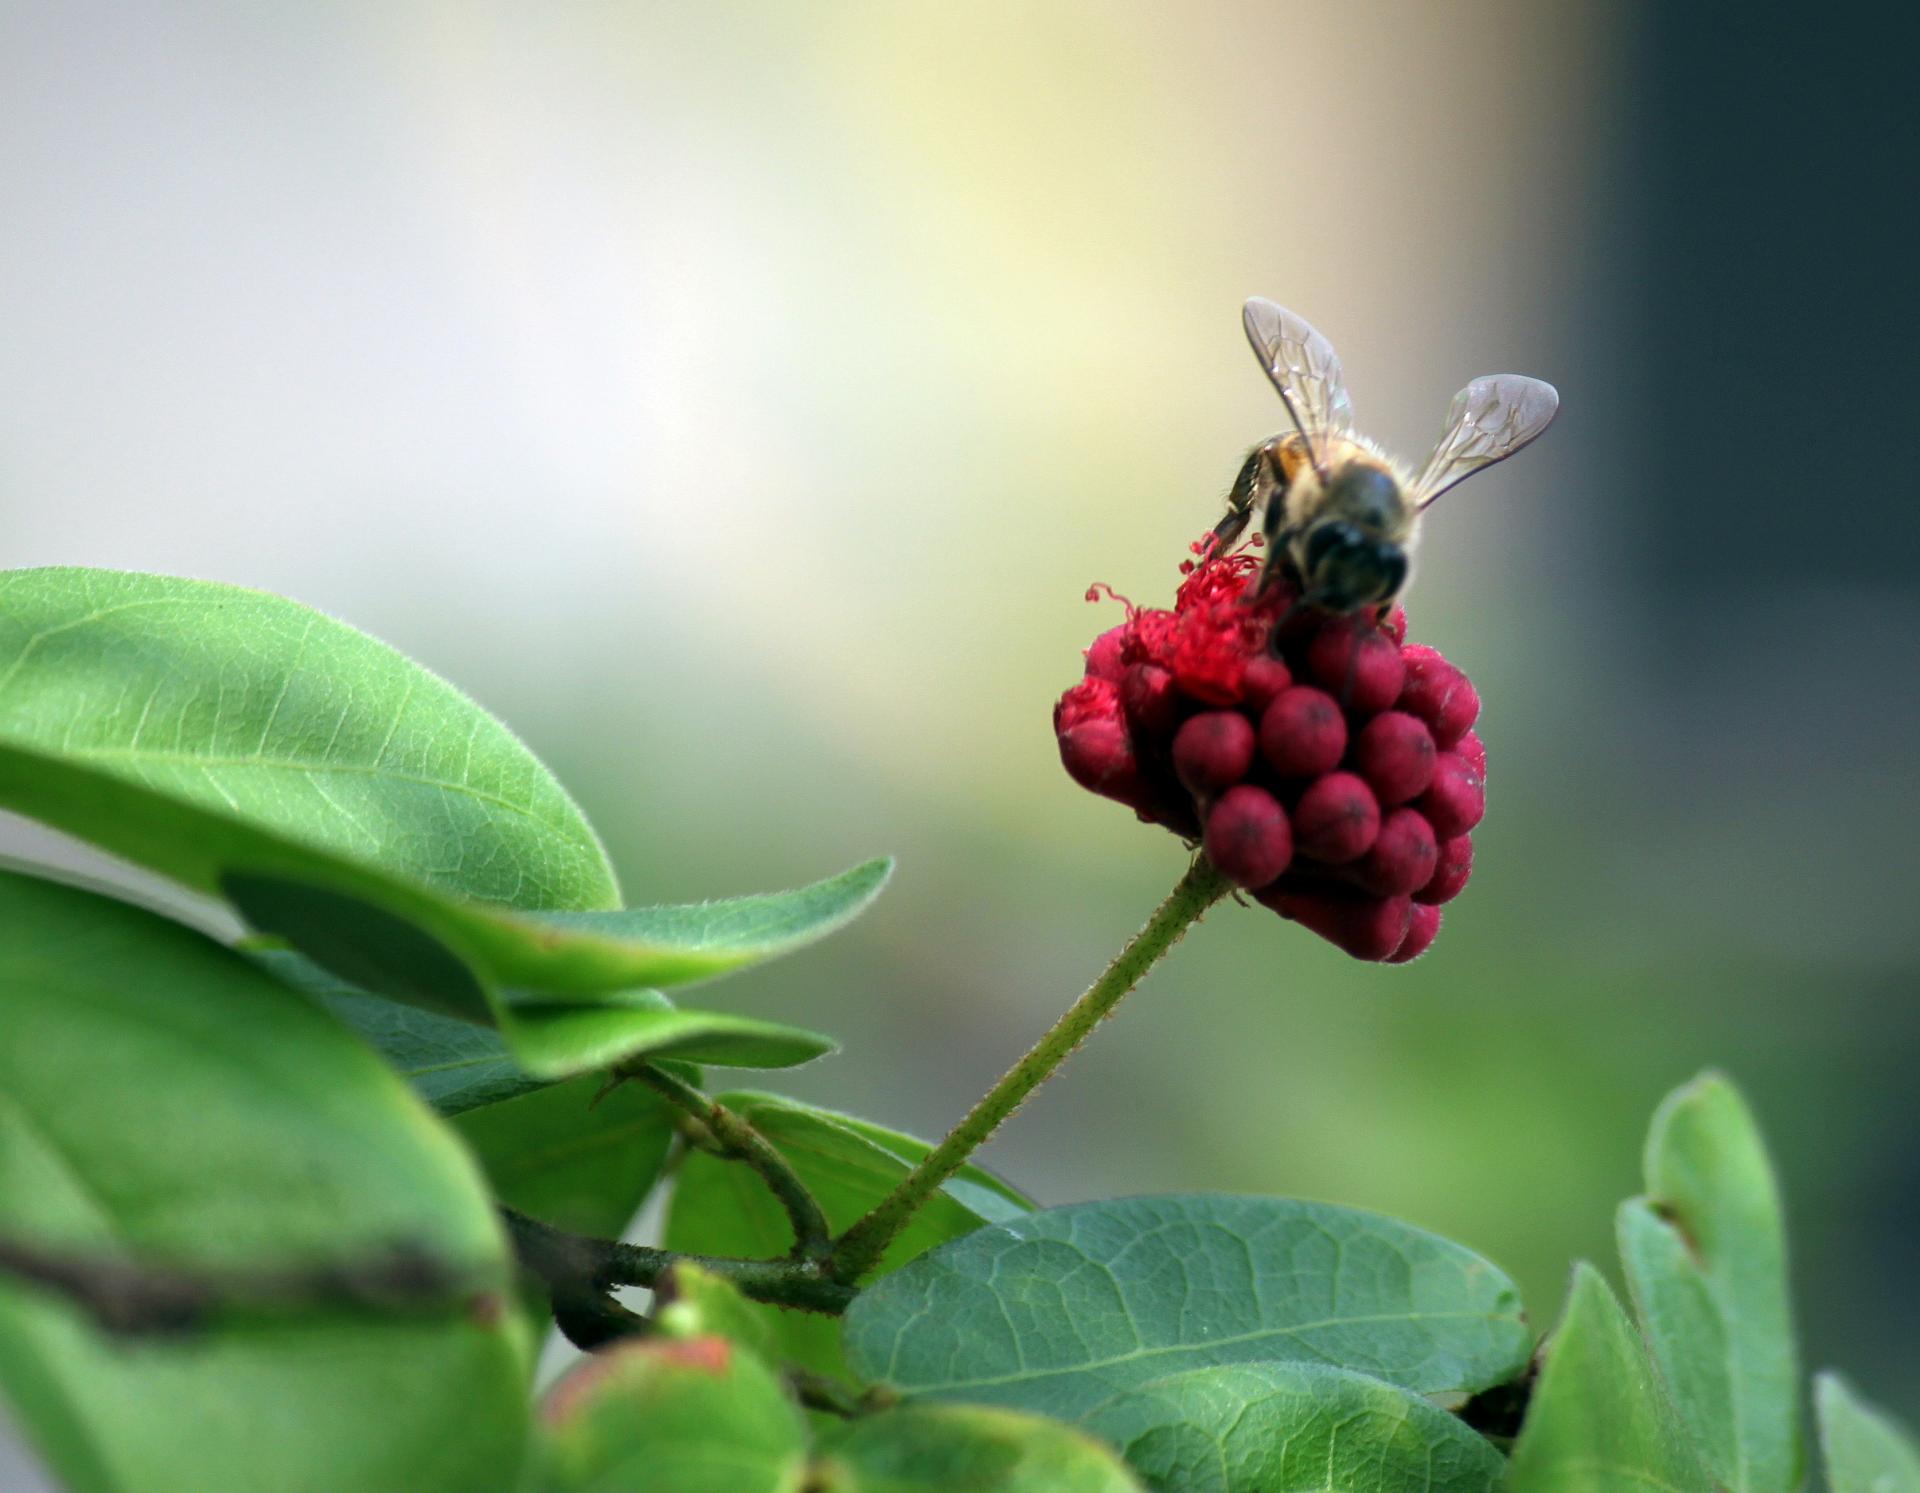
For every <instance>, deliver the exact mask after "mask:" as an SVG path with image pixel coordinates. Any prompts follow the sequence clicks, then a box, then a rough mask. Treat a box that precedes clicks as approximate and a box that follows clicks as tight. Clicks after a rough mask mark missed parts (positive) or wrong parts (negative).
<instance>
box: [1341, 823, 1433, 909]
mask: <svg viewBox="0 0 1920 1493" xmlns="http://www.w3.org/2000/svg"><path fill="white" fill-rule="evenodd" d="M1439 863H1440V842H1439V841H1438V840H1437V839H1436V838H1435V837H1434V833H1433V826H1432V825H1430V824H1428V823H1427V821H1426V817H1425V816H1424V815H1422V814H1421V813H1420V812H1419V811H1418V810H1415V809H1405V808H1402V809H1395V810H1394V811H1393V812H1392V813H1390V814H1388V815H1387V816H1386V818H1384V819H1382V820H1381V821H1380V833H1379V834H1378V835H1377V836H1375V838H1374V842H1373V846H1372V848H1371V849H1369V850H1368V851H1367V853H1366V854H1365V855H1363V856H1361V857H1360V859H1359V860H1358V861H1357V862H1356V863H1355V865H1354V878H1355V880H1357V881H1358V882H1359V883H1360V885H1361V886H1363V887H1365V888H1366V889H1367V890H1368V891H1369V892H1372V893H1373V894H1374V896H1376V897H1405V896H1408V895H1410V894H1411V893H1413V892H1416V891H1418V890H1419V889H1420V888H1421V887H1423V886H1425V885H1426V884H1427V883H1428V882H1429V881H1431V880H1433V873H1434V868H1435V867H1437V866H1438V865H1439Z"/></svg>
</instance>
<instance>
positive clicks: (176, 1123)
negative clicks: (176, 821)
mask: <svg viewBox="0 0 1920 1493" xmlns="http://www.w3.org/2000/svg"><path fill="white" fill-rule="evenodd" d="M0 929H4V930H5V936H4V938H0V1000H4V1005H5V1014H4V1020H0V1218H4V1220H5V1222H4V1225H0V1227H3V1228H4V1230H5V1232H6V1233H7V1235H8V1236H9V1237H13V1238H16V1239H21V1240H27V1241H31V1242H36V1243H39V1244H42V1245H50V1246H52V1247H54V1248H57V1249H61V1250H66V1251H72V1252H74V1253H75V1254H76V1255H79V1254H99V1255H105V1256H109V1257H112V1258H114V1259H120V1260H127V1261H131V1262H135V1263H139V1262H151V1263H154V1264H161V1263H164V1264H166V1265H169V1266H173V1267H178V1268H188V1269H199V1270H203V1271H223V1270H227V1271H249V1272H252V1271H260V1270H299V1269H304V1268H309V1267H313V1266H316V1265H319V1264H322V1263H327V1264H335V1265H347V1264H352V1263H356V1262H363V1261H365V1260H368V1259H370V1258H373V1257H374V1256H376V1255H377V1254H381V1253H385V1252H387V1251H390V1250H391V1249H392V1248H393V1247H394V1246H395V1245H406V1246H409V1247H410V1248H412V1249H413V1250H416V1251H423V1252H425V1253H426V1254H427V1255H428V1256H430V1257H431V1258H433V1259H435V1260H437V1261H440V1262H441V1263H442V1264H443V1265H444V1266H445V1267H446V1268H448V1269H450V1270H452V1271H453V1272H455V1274H456V1275H457V1276H458V1277H459V1278H461V1279H465V1280H470V1281H471V1282H472V1285H471V1287H470V1288H469V1291H468V1293H467V1295H466V1297H465V1299H464V1300H462V1301H459V1302H455V1303H452V1304H451V1305H450V1307H449V1308H447V1309H438V1310H434V1311H431V1312H416V1313H411V1314H403V1315H391V1316H380V1315H370V1314H368V1313H366V1312H351V1311H348V1310H346V1309H343V1308H339V1307H333V1308H321V1307H314V1308H310V1309H306V1310H292V1311H286V1312H282V1313H278V1314H260V1313H254V1314H240V1315H235V1314H228V1315H225V1316H221V1317H219V1318H216V1319H214V1320H212V1321H209V1322H207V1323H206V1324H204V1325H203V1326H201V1327H199V1328H197V1329H195V1330H193V1331H192V1332H190V1333H189V1334H187V1335H184V1336H177V1337H162V1338H141V1339H136V1340H130V1341H115V1340H108V1339H107V1338H105V1337H103V1335H102V1334H101V1333H100V1331H98V1330H97V1329H96V1328H95V1327H94V1326H93V1325H92V1323H91V1322H90V1320H89V1319H87V1318H85V1317H83V1316H82V1315H81V1314H80V1313H79V1312H78V1311H77V1310H76V1309H75V1308H74V1307H72V1306H71V1305H69V1304H68V1303H67V1302H66V1301H65V1299H63V1298H57V1297H54V1296H51V1295H49V1294H47V1293H45V1292H43V1291H41V1290H39V1289H37V1288H33V1287H28V1286H24V1285H19V1284H16V1283H13V1282H11V1281H8V1280H5V1279H4V1278H0V1393H4V1395H5V1396H6V1398H7V1399H8V1400H9V1401H10V1403H11V1407H12V1411H13V1416H14V1418H15V1419H16V1420H17V1422H18V1423H19V1425H20V1426H21V1428H22V1429H23V1430H24V1431H25V1433H26V1434H27V1435H28V1436H29V1438H31V1439H32V1440H33V1441H34V1442H35V1443H36V1444H37V1445H38V1447H39V1449H40V1451H41V1452H42V1454H43V1455H44V1456H45V1457H46V1459H47V1461H48V1462H49V1464H50V1465H51V1466H52V1467H53V1468H54V1470H55V1472H56V1473H57V1474H58V1475H59V1476H60V1477H61V1478H62V1480H63V1481H64V1482H65V1483H66V1484H67V1485H69V1486H70V1487H72V1488H74V1489H76V1490H81V1493H94V1490H103V1489H106V1490H115V1493H122V1490H148V1489H151V1490H155V1493H176V1490H179V1489H183V1488H195V1489H199V1488H205V1489H226V1488H235V1489H239V1488H274V1489H277V1490H315V1493H320V1490H325V1493H334V1490H338V1489H342V1488H375V1487H382V1488H402V1487H404V1488H407V1489H410V1490H416V1489H417V1490H423V1493H424V1490H435V1489H446V1490H449V1493H470V1490H484V1489H489V1488H502V1487H507V1486H510V1485H511V1483H512V1480H513V1477H514V1473H515V1468H516V1466H517V1463H518V1460H519V1454H520V1447H521V1442H522V1438H523V1435H524V1429H525V1409H524V1384H525V1379H526V1374H527V1372H528V1361H527V1359H528V1344H527V1342H526V1340H525V1335H524V1331H523V1329H522V1327H521V1325H520V1322H519V1319H518V1317H517V1316H516V1314H514V1313H511V1312H507V1311H504V1310H503V1309H502V1302H503V1298H504V1292H505V1289H506V1286H507V1284H508V1268H507V1259H506V1245H505V1240H504V1238H503V1236H502V1234H501V1230H500V1227H499V1223H498V1221H497V1219H496V1218H495V1216H494V1213H493V1210H492V1208H491V1207H490V1205H489V1203H488V1200H487V1196H486V1191H485V1188H484V1187H483V1185H482V1183H481V1179H480V1175H479V1172H478V1170H477V1169H476V1168H475V1166H474V1164H473V1162H472V1160H471V1159H470V1158H469V1157H468V1155H467V1153H466V1151H465V1148H464V1147H462V1146H461V1145H460V1144H459V1142H458V1141H456V1140H455V1139H454V1138H453V1136H452V1135H451V1134H450V1133H449V1132H448V1131H447V1130H446V1129H445V1127H444V1126H442V1125H441V1124H440V1123H439V1121H437V1120H436V1119H435V1118H434V1117H433V1116H432V1114H431V1113H430V1112H429V1111H428V1110H427V1109H426V1108H425V1106H423V1105H422V1104H421V1103H420V1102H419V1101H418V1100H417V1099H415V1098H414V1097H413V1096H412V1095H411V1094H409V1093H408V1091H407V1089H406V1087H405V1085H404V1084H402V1083H401V1081H400V1080H399V1079H398V1078H397V1077H395V1076H394V1075H393V1074H392V1073H391V1072H390V1071H388V1069H387V1068H386V1067H385V1066H384V1065H383V1064H382V1063H381V1062H380V1061H379V1060H378V1059H377V1058H376V1057H375V1056H374V1055H373V1054H372V1053H370V1052H368V1051H367V1049H366V1048H365V1047H364V1046H363V1045H362V1044H361V1043H359V1042H358V1041H356V1040H355V1039H354V1038H353V1037H352V1036H350V1035H349V1034H348V1033H347V1032H346V1031H344V1030H343V1029H342V1028H341V1027H340V1026H339V1025H338V1024H337V1023H336V1022H334V1021H333V1020H331V1019H330V1018H329V1017H327V1016H326V1015H325V1014H324V1013H322V1012H321V1011H319V1010H317V1009H315V1008H314V1007H313V1006H312V1005H311V1004H309V1003H308V1002H307V1001H306V1000H304V999H302V998H301V997H299V996H297V995H295V994H294V993H292V992H291V991H289V990H287V989H286V988H285V987H283V986H281V985H280V984H278V983H276V982H275V981H273V980H272V979H270V978H269V977H268V976H267V975H265V974H264V973H262V972H261V971H260V970H259V969H257V968H256V967H255V966H253V965H252V964H250V963H249V962H248V961H247V960H246V959H244V958H243V957H241V956H240V955H238V954H236V953H233V952H232V951H230V950H227V949H224V948H222V947H220V946H219V945H217V944H215V943H213V942H211V941H209V940H207V939H205V938H203V937H201V936H200V935H199V934H197V933H194V932H191V931H189V930H187V929H185V928H182V927H180V926H179V925H177V924H174V923H171V922H168V921H166V920H165V919H162V918H159V917H156V916H154V915H153V914H151V913H147V912H144V911H140V910H138V909H135V908H132V907H129V906H126V905H124V904H121V903H117V902H113V901H109V900H107V899H105V898H101V897H97V896H94V895H91V894H89V893H85V892H81V891H78V890H75V889H73V888H70V887H64V886H58V885H55V884H53V883H50V882H44V881H36V880H32V879H29V878H24V877H19V876H13V875H4V874H0ZM454 1426H457V1427H458V1428H459V1430H458V1434H449V1427H454Z"/></svg>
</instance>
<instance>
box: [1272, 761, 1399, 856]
mask: <svg viewBox="0 0 1920 1493" xmlns="http://www.w3.org/2000/svg"><path fill="white" fill-rule="evenodd" d="M1379 833H1380V804H1379V802H1378V801H1377V800H1376V799H1375V798H1374V796H1373V790H1372V789H1370V788H1368V787H1367V785H1366V784H1365V783H1364V782H1362V781H1361V780H1360V779H1359V778H1357V777H1355V776H1354V775H1353V774H1352V773H1350V772H1330V773H1328V774H1326V775H1325V776H1324V777H1319V778H1315V779H1314V780H1313V782H1312V783H1311V784H1310V785H1309V786H1308V788H1307V791H1306V792H1305V793H1303V794H1301V795H1300V802H1299V803H1298V804H1296V805H1295V806H1294V810H1293V834H1294V841H1295V843H1296V844H1297V845H1298V846H1299V848H1300V853H1301V854H1302V855H1305V856H1310V857H1311V858H1312V859H1314V860H1317V861H1322V862H1324V863H1325V864H1327V865H1329V866H1337V865H1342V864H1344V863H1345V862H1347V861H1352V860H1358V859H1359V858H1360V857H1361V856H1363V855H1365V854H1366V853H1367V851H1368V850H1370V849H1371V848H1372V847H1373V842H1374V839H1375V837H1376V836H1377V835H1378V834H1379Z"/></svg>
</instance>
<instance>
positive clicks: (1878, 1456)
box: [1813, 1373, 1920, 1493]
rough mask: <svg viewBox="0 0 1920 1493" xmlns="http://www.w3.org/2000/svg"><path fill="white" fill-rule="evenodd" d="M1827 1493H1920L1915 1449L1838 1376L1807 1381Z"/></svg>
mask: <svg viewBox="0 0 1920 1493" xmlns="http://www.w3.org/2000/svg"><path fill="white" fill-rule="evenodd" d="M1813 1407H1814V1414H1815V1416H1816V1417H1818V1419H1819V1421H1820V1444H1821V1448H1822V1449H1823V1450H1824V1451H1825V1453H1826V1465H1827V1487H1828V1488H1829V1489H1830V1490H1831V1493H1920V1445H1916V1444H1915V1442H1914V1440H1913V1438H1912V1437H1911V1436H1909V1435H1908V1434H1907V1433H1906V1432H1905V1431H1903V1430H1902V1429H1901V1428H1900V1427H1899V1426H1898V1425H1896V1424H1894V1422H1893V1421H1892V1420H1891V1419H1890V1418H1888V1416H1887V1415H1885V1414H1884V1413H1883V1412H1881V1411H1879V1410H1876V1409H1874V1408H1873V1407H1872V1406H1870V1405H1866V1404H1863V1403H1862V1402H1861V1400H1860V1399H1859V1397H1858V1396H1857V1395H1855V1394H1854V1392H1853V1389H1852V1387H1851V1386H1850V1385H1849V1384H1848V1383H1847V1382H1846V1381H1845V1380H1844V1379H1842V1378H1841V1377H1840V1376H1839V1375H1838V1374H1834V1373H1824V1374H1816V1375H1814V1378H1813Z"/></svg>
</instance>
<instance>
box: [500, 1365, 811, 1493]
mask: <svg viewBox="0 0 1920 1493" xmlns="http://www.w3.org/2000/svg"><path fill="white" fill-rule="evenodd" d="M544 1418H545V1421H546V1427H547V1434H546V1436H545V1437H544V1438H543V1445H542V1447H541V1455H540V1461H541V1475H539V1476H538V1477H537V1478H536V1479H535V1484H534V1485H535V1487H537V1488H539V1489H540V1490H542V1493H631V1490H635V1489H642V1488H657V1489H660V1490H661V1493H667V1490H669V1489H671V1490H672V1493H799V1490H800V1488H801V1486H802V1483H803V1480H804V1479H805V1477H806V1461H807V1458H806V1427H805V1425H804V1423H803V1422H802V1420H801V1418H800V1411H799V1409H798V1407H796V1406H795V1405H794V1403H793V1402H792V1401H791V1400H790V1399H788V1398H787V1396H786V1393H785V1391H784V1390H782V1389H781V1387H780V1383H779V1381H778V1380H776V1379H775V1378H774V1376H773V1375H772V1374H771V1373H770V1372H769V1371H768V1370H767V1368H766V1367H765V1365H763V1364H761V1363H760V1362H759V1361H758V1360H757V1359H756V1358H755V1357H754V1356H753V1355H752V1354H751V1353H747V1352H744V1351H742V1350H740V1349H738V1348H736V1347H735V1346H734V1345H733V1344H731V1343H729V1342H728V1341H727V1340H726V1339H725V1338H720V1337H705V1338H694V1339H691V1340H687V1341H681V1342H671V1341H668V1342H662V1341H655V1342H632V1343H623V1344H621V1345H619V1346H618V1347H614V1348H610V1349H608V1350H606V1351H605V1352H602V1353H598V1354H596V1355H594V1357H592V1358H590V1359H588V1360H587V1361H586V1363H584V1364H582V1365H581V1366H580V1367H579V1368H577V1369H575V1370H574V1371H573V1372H572V1373H570V1374H569V1375H567V1377H566V1378H565V1379H563V1380H562V1381H561V1382H560V1383H559V1385H558V1386H556V1387H555V1389H554V1390H553V1393H552V1394H551V1395H549V1396H548V1398H547V1401H546V1407H545V1417H544Z"/></svg>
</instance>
